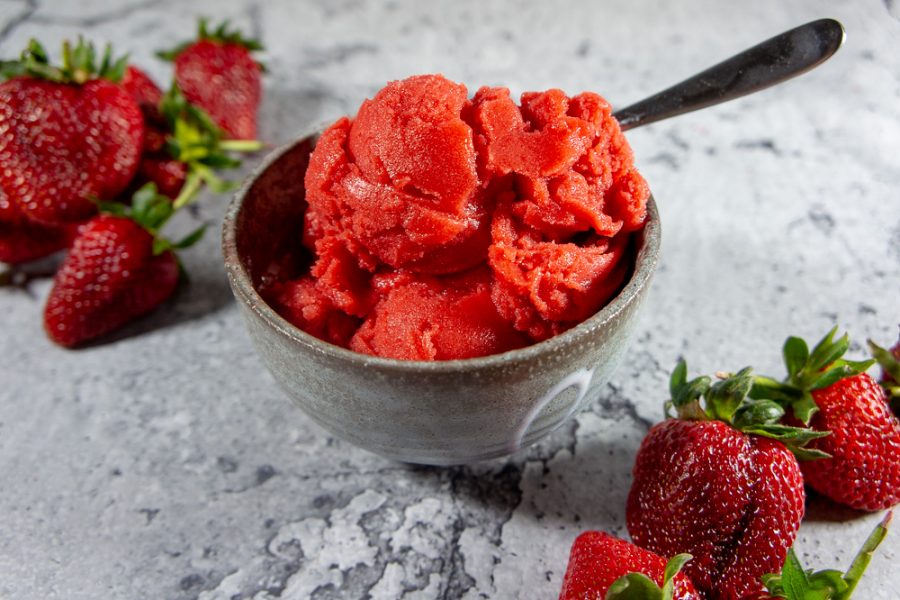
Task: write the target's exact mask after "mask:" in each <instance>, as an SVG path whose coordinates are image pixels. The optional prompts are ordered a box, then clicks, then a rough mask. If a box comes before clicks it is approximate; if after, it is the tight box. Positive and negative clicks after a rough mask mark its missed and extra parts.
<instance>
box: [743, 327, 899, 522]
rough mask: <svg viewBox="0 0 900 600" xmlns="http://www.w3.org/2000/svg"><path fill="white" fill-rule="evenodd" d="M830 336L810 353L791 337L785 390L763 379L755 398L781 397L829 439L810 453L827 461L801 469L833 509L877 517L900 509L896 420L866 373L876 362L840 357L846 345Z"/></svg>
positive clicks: (787, 347)
mask: <svg viewBox="0 0 900 600" xmlns="http://www.w3.org/2000/svg"><path fill="white" fill-rule="evenodd" d="M836 332H837V327H835V328H834V329H832V330H831V331H830V332H829V333H828V335H826V336H825V337H824V338H823V339H822V340H821V341H820V342H819V343H818V344H817V345H816V346H815V347H814V348H813V349H812V351H810V350H809V349H808V346H807V344H806V342H804V341H803V340H802V339H800V338H797V337H790V338H788V339H787V341H786V342H785V345H784V358H785V363H786V366H787V371H788V377H787V380H786V381H785V382H784V383H783V384H775V383H772V382H771V380H768V379H766V378H762V379H761V380H760V381H759V382H758V383H757V385H756V386H755V387H756V391H755V392H754V394H755V395H764V394H767V393H768V395H769V396H770V397H776V396H777V397H778V398H781V399H782V400H783V401H784V402H785V403H786V404H788V405H789V406H791V408H792V410H793V415H794V417H795V418H796V419H797V420H798V421H800V422H803V423H805V424H808V425H809V427H810V428H812V429H814V430H816V431H830V432H831V435H829V436H827V437H823V438H821V439H816V440H813V441H812V442H810V444H809V447H810V448H814V449H816V450H819V451H821V452H824V453H826V454H828V455H830V458H826V459H823V460H816V461H810V462H806V463H804V464H803V476H804V479H805V480H806V483H807V485H809V487H811V488H812V489H814V490H816V491H817V492H819V493H820V494H822V495H824V496H826V497H828V498H831V499H832V500H834V501H835V502H839V503H841V504H846V505H847V506H850V507H852V508H856V509H859V510H869V511H874V510H881V509H885V508H889V507H891V506H894V505H895V504H897V503H898V502H900V421H898V420H897V417H896V416H895V415H894V414H893V413H892V412H891V410H890V407H889V406H888V402H887V398H886V397H885V393H884V390H883V389H882V388H881V386H879V385H878V383H877V382H876V381H875V380H874V379H873V378H872V377H871V376H869V375H868V374H867V373H865V372H864V371H865V370H866V369H867V368H869V367H870V366H871V364H872V362H873V361H864V362H853V361H848V360H845V359H844V358H843V356H844V353H845V352H846V351H847V349H848V348H849V346H850V342H849V339H848V337H847V336H846V335H844V336H843V337H842V338H840V339H839V340H836V341H835V340H834V336H835V333H836Z"/></svg>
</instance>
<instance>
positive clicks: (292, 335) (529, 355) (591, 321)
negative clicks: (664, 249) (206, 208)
mask: <svg viewBox="0 0 900 600" xmlns="http://www.w3.org/2000/svg"><path fill="white" fill-rule="evenodd" d="M324 129H325V127H323V126H322V125H321V124H320V125H317V126H314V127H311V128H309V129H307V130H305V131H304V133H302V134H301V135H300V136H298V137H297V138H296V139H294V140H293V141H291V142H288V143H286V144H284V145H282V146H280V147H278V148H276V149H275V150H273V151H271V152H270V153H269V154H268V155H267V156H266V157H265V158H264V159H263V160H262V161H261V162H260V163H259V164H258V165H257V166H256V167H255V168H254V169H253V171H252V172H251V173H250V174H249V175H248V176H247V177H246V178H245V179H244V181H243V183H242V184H241V186H240V188H239V189H238V190H237V191H236V192H235V194H234V196H233V197H232V199H231V202H230V203H229V205H228V210H227V211H226V213H225V217H224V219H223V221H222V254H223V259H224V263H225V270H226V272H227V274H228V279H229V282H230V284H231V288H232V290H233V291H234V293H235V296H237V297H238V299H239V300H240V301H242V302H243V303H244V304H245V305H246V306H247V308H249V309H250V310H251V311H253V312H254V313H255V314H256V315H257V316H259V317H260V318H261V319H262V320H263V321H264V322H265V323H266V325H267V326H269V327H271V328H272V329H273V330H275V331H277V332H278V333H280V334H281V335H283V336H285V337H286V338H288V339H290V340H291V342H292V343H294V344H297V345H300V346H303V347H305V348H306V349H307V350H311V351H314V352H317V353H319V354H322V355H325V356H327V357H329V358H332V359H336V360H340V361H345V362H350V363H357V364H359V365H360V366H363V367H368V368H376V369H380V370H383V371H390V372H401V373H409V374H414V373H418V374H421V373H434V374H438V373H441V374H456V373H462V372H468V371H473V370H484V369H491V368H496V367H506V366H509V365H511V364H515V363H525V362H530V361H532V360H535V359H538V358H540V357H542V356H549V355H552V354H554V353H555V352H557V351H558V350H559V349H560V347H561V346H562V347H564V346H568V345H570V344H574V343H577V342H578V340H580V339H581V338H584V337H585V336H589V335H590V334H591V333H593V332H595V331H596V330H597V329H599V328H602V327H603V326H605V325H606V324H607V323H609V322H610V321H611V320H613V319H614V318H615V317H616V315H618V314H619V313H621V312H623V311H624V310H625V309H626V308H627V307H628V305H629V304H631V303H632V302H633V301H635V299H636V298H637V296H638V295H639V294H640V292H641V290H642V289H643V288H644V287H645V286H647V285H649V283H650V280H651V279H652V277H653V274H654V272H655V270H656V266H657V263H658V262H659V250H660V243H661V228H660V223H659V212H658V210H657V207H656V202H655V200H654V197H653V194H652V193H651V194H650V197H649V198H648V200H647V221H646V223H645V225H644V229H643V231H642V232H641V233H642V237H643V243H642V245H641V246H640V247H638V248H637V249H636V256H637V260H636V261H635V266H634V270H633V271H632V273H631V277H630V278H629V279H628V282H627V283H626V284H625V286H624V287H623V288H622V289H621V290H620V291H619V293H618V294H616V296H615V297H614V298H613V299H612V300H610V301H609V302H607V303H606V305H604V306H603V307H602V308H601V309H600V310H599V311H597V312H596V313H594V314H593V315H592V316H590V317H589V318H587V319H585V320H584V321H582V322H581V323H579V324H578V325H576V326H574V327H572V328H571V329H568V330H566V331H564V332H563V333H560V334H559V335H555V336H553V337H550V338H548V339H546V340H543V341H540V342H536V343H534V344H530V345H528V346H525V347H524V348H517V349H515V350H508V351H506V352H501V353H499V354H489V355H487V356H478V357H474V358H462V359H453V360H435V361H426V360H400V359H396V358H384V357H380V356H371V355H368V354H362V353H360V352H356V351H354V350H350V349H348V348H342V347H340V346H336V345H334V344H331V343H330V342H326V341H324V340H320V339H319V338H317V337H315V336H313V335H311V334H309V333H306V332H305V331H303V330H302V329H300V328H298V327H296V326H294V325H293V324H291V323H290V322H289V321H287V320H286V319H284V318H283V317H282V316H281V315H279V314H278V312H277V311H275V309H273V308H272V307H271V306H269V304H268V303H267V302H266V301H265V300H264V299H263V298H262V296H261V295H260V294H259V292H258V291H257V290H256V288H255V286H254V285H253V279H252V277H251V276H250V273H249V272H248V271H247V268H246V266H245V264H244V261H243V260H241V257H240V255H239V253H238V249H237V248H238V246H237V223H238V221H239V219H238V217H239V216H240V213H241V210H242V209H243V206H244V199H245V198H246V197H247V195H248V194H249V193H250V191H251V190H252V189H253V186H254V185H255V184H256V182H257V181H258V180H259V178H260V177H261V176H262V175H263V174H264V173H265V171H266V170H267V169H268V168H269V167H271V166H272V165H273V164H275V163H276V162H278V161H279V160H280V159H281V158H282V157H283V156H285V155H286V154H288V153H289V152H291V151H292V150H294V149H295V148H297V147H298V146H300V145H301V144H304V143H306V142H307V141H308V140H310V139H313V140H315V138H317V137H318V136H319V135H320V134H321V133H322V131H323V130H324ZM314 147H315V145H313V148H314Z"/></svg>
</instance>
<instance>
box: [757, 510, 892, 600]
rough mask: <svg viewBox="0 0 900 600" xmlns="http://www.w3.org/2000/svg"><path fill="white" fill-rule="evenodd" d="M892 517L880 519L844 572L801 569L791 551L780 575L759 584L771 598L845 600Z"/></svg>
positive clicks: (763, 578)
mask: <svg viewBox="0 0 900 600" xmlns="http://www.w3.org/2000/svg"><path fill="white" fill-rule="evenodd" d="M892 516H893V514H892V513H891V512H888V513H887V515H885V517H884V519H883V520H882V521H881V523H879V524H878V525H877V526H876V527H875V529H874V530H873V531H872V533H871V534H869V537H868V538H866V541H865V542H864V543H863V546H862V548H860V551H859V553H857V555H856V557H855V558H854V559H853V563H852V564H851V565H850V568H849V569H847V572H846V573H842V572H840V571H838V570H835V569H825V570H822V571H815V572H814V571H812V570H811V569H809V570H807V569H804V568H803V565H802V564H801V563H800V560H799V559H798V558H797V555H796V554H795V553H794V550H793V549H791V550H788V555H787V558H786V560H785V563H784V567H782V570H781V574H777V575H776V574H769V575H763V577H762V581H763V584H764V585H765V586H766V589H768V590H769V594H771V595H772V597H773V598H786V599H787V600H849V598H850V596H851V595H852V594H853V591H854V590H855V589H856V586H857V584H858V583H859V580H860V579H861V578H862V576H863V573H865V570H866V568H867V567H868V566H869V563H870V562H871V560H872V555H873V553H874V552H875V549H876V548H878V546H879V544H881V542H882V541H883V540H884V538H885V536H886V535H887V531H888V526H889V525H890V522H891V518H892Z"/></svg>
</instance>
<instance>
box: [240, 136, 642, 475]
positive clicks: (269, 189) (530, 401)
mask: <svg viewBox="0 0 900 600" xmlns="http://www.w3.org/2000/svg"><path fill="white" fill-rule="evenodd" d="M318 131H320V130H316V131H315V132H311V133H309V134H307V135H303V136H301V137H300V138H299V139H298V140H297V141H296V142H294V143H291V144H288V145H286V146H284V147H282V148H280V149H278V150H275V151H274V152H272V154H271V155H269V156H268V157H267V158H266V159H265V160H264V161H263V162H262V164H261V165H260V166H259V167H257V169H256V170H255V172H254V173H253V174H252V175H251V176H250V177H249V178H248V179H247V180H246V181H245V183H244V185H243V186H242V188H241V189H240V190H239V191H238V193H237V194H236V195H235V197H234V200H233V201H232V202H231V205H230V206H229V209H228V212H227V214H226V216H225V221H224V224H223V236H222V237H223V239H222V242H223V251H224V259H225V267H226V270H227V273H228V279H229V282H230V284H231V289H232V291H233V292H234V295H235V297H236V298H237V303H238V306H239V307H240V310H241V313H242V314H243V318H244V320H245V322H246V325H247V329H248V331H249V335H250V339H251V340H252V343H253V344H254V346H255V347H256V350H257V351H258V353H259V355H260V357H261V358H262V362H263V364H265V366H266V367H267V368H268V369H269V371H270V372H271V373H272V375H273V376H274V378H275V380H276V381H277V382H278V384H279V385H280V386H281V387H282V388H283V389H284V391H285V392H286V393H287V395H288V396H289V397H290V398H291V399H292V400H293V401H294V402H295V403H296V404H297V405H299V406H300V408H301V409H303V411H304V412H305V413H306V414H307V415H308V416H309V417H310V418H311V419H312V420H314V421H315V422H316V423H318V424H319V425H321V426H322V427H323V428H324V429H326V430H327V431H329V432H330V433H332V434H334V435H335V436H337V437H340V438H342V439H344V440H346V441H348V442H351V443H353V444H355V445H357V446H359V447H362V448H365V449H366V450H370V451H372V452H375V453H377V454H380V455H381V456H384V457H387V458H390V459H396V460H400V461H405V462H411V463H423V464H431V465H453V464H463V463H470V462H474V461H479V460H483V459H489V458H496V457H500V456H505V455H509V454H512V453H514V452H516V451H518V450H519V449H521V448H524V447H526V446H528V445H530V444H532V443H534V442H536V441H537V440H539V439H541V438H543V437H544V436H546V435H547V434H549V433H550V432H551V431H553V430H554V429H556V428H557V427H559V426H560V425H561V424H563V423H564V422H565V421H566V420H568V419H569V418H571V417H572V416H573V415H574V414H576V413H577V412H578V411H579V410H580V409H581V408H582V407H584V406H585V405H587V404H589V403H591V402H592V401H594V400H595V399H596V398H597V397H598V396H599V394H600V393H601V388H602V386H603V385H604V384H605V383H606V382H607V381H608V380H609V377H610V375H611V374H612V372H613V370H614V368H615V367H616V365H617V364H618V362H619V360H620V359H621V357H622V355H623V354H624V351H625V349H626V345H627V344H628V341H629V338H630V337H631V334H632V331H633V330H634V328H635V324H636V322H637V318H638V313H639V311H640V307H641V305H642V304H643V301H644V299H645V297H646V296H647V292H648V289H649V288H650V281H651V279H652V276H653V272H654V270H655V268H656V264H657V259H658V256H659V244H660V225H659V214H658V213H657V210H656V205H655V203H654V201H653V198H652V197H651V198H650V200H649V203H648V221H647V225H646V226H645V228H644V229H643V231H641V232H639V233H636V234H634V240H633V244H634V247H635V252H634V256H635V264H634V269H633V270H632V272H631V275H630V277H629V278H628V279H627V281H626V283H625V285H624V286H623V288H622V290H621V291H620V292H619V294H618V295H617V296H616V297H615V298H613V299H612V301H610V302H609V303H608V304H607V305H606V306H604V307H603V308H602V309H600V311H599V312H597V313H596V314H595V315H593V316H592V317H590V318H589V319H587V320H586V321H584V322H582V323H580V324H579V325H577V326H575V327H573V328H572V329H570V330H568V331H566V332H565V333H562V334H561V335H558V336H556V337H553V338H550V339H548V340H545V341H543V342H540V343H537V344H533V345H531V346H528V347H525V348H521V349H518V350H512V351H509V352H504V353H502V354H495V355H491V356H484V357H479V358H469V359H464V360H449V361H436V362H429V361H404V360H394V359H388V358H380V357H375V356H369V355H365V354H360V353H357V352H353V351H351V350H347V349H345V348H341V347H338V346H334V345H332V344H329V343H327V342H324V341H322V340H319V339H318V338H315V337H313V336H311V335H309V334H307V333H305V332H303V331H302V330H300V329H298V328H296V327H294V326H293V325H291V324H290V323H289V322H288V321H286V320H285V319H283V318H282V317H281V316H280V315H279V314H278V313H277V312H275V310H274V309H272V308H271V307H270V306H268V305H267V304H266V302H265V301H264V300H263V299H262V297H260V295H259V293H258V292H257V288H256V286H257V285H258V284H259V283H260V280H261V277H262V275H263V273H264V272H265V270H266V269H267V268H268V267H269V266H270V264H271V263H272V261H273V260H274V259H275V258H277V257H281V256H283V254H284V252H286V251H287V250H288V249H289V248H290V247H291V246H292V245H295V244H297V243H298V238H299V236H300V232H301V230H302V229H301V228H302V222H303V212H304V210H305V202H304V200H303V197H304V187H303V177H304V173H305V172H306V167H307V164H308V162H309V155H310V153H311V152H312V150H313V148H314V146H315V143H316V140H317V139H318V133H317V132H318Z"/></svg>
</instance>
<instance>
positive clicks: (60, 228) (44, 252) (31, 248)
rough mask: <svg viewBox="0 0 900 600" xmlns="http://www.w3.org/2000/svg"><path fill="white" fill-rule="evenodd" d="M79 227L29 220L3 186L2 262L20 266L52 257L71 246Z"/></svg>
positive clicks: (0, 210) (0, 198) (0, 221)
mask: <svg viewBox="0 0 900 600" xmlns="http://www.w3.org/2000/svg"><path fill="white" fill-rule="evenodd" d="M76 228H77V225H43V224H41V223H35V222H33V221H30V220H28V218H26V217H25V215H24V214H22V211H20V210H19V208H18V206H16V205H15V204H13V203H12V202H10V200H9V198H8V197H7V196H6V194H4V193H3V190H2V189H0V262H4V263H7V264H10V265H17V264H20V263H25V262H29V261H32V260H37V259H39V258H43V257H45V256H49V255H50V254H53V253H54V252H57V251H59V250H62V249H63V248H65V247H66V246H68V245H69V242H70V241H71V239H72V238H73V237H74V234H75V230H76Z"/></svg>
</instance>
